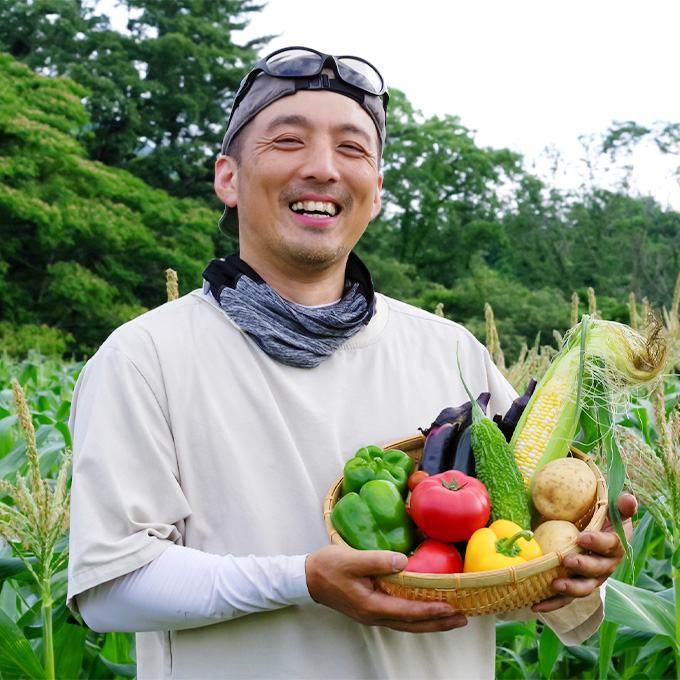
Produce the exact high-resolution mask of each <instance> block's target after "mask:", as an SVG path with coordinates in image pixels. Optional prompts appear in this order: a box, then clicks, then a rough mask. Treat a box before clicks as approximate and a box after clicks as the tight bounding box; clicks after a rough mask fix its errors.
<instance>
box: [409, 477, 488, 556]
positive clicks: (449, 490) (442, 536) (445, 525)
mask: <svg viewBox="0 0 680 680" xmlns="http://www.w3.org/2000/svg"><path fill="white" fill-rule="evenodd" d="M409 507H410V512H411V517H412V518H413V521H414V522H415V523H416V525H417V526H418V528H419V529H421V530H422V531H423V532H424V533H425V534H426V535H427V536H429V537H430V538H435V539H438V540H440V541H446V542H448V543H457V542H458V541H467V539H468V538H470V536H472V534H473V533H474V532H475V531H476V530H477V529H479V528H480V527H483V526H484V525H485V524H486V523H487V522H488V521H489V511H490V502H489V494H488V493H487V490H486V488H485V487H484V485H483V484H482V483H481V482H480V481H479V480H478V479H475V478H474V477H468V475H466V474H463V473H462V472H460V471H459V470H447V471H446V472H440V473H439V474H437V475H431V476H430V477H428V478H427V479H425V480H423V481H422V482H420V484H418V486H416V487H415V488H414V489H413V491H412V492H411V500H410V504H409Z"/></svg>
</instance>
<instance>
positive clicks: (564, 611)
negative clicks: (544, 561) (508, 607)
mask: <svg viewBox="0 0 680 680" xmlns="http://www.w3.org/2000/svg"><path fill="white" fill-rule="evenodd" d="M605 588H606V581H605V584H604V585H603V586H601V587H600V588H596V589H595V590H594V591H593V592H592V593H591V594H590V595H588V596H587V597H577V598H575V599H574V600H573V601H572V602H570V603H569V604H568V605H566V606H565V607H562V608H561V609H556V610H555V611H552V612H547V613H545V614H536V613H534V612H532V611H531V609H530V608H529V607H527V608H525V609H519V610H517V611H514V612H507V613H505V614H500V615H498V618H499V619H501V620H503V621H528V620H530V619H538V620H539V621H541V622H542V623H544V624H545V625H546V626H549V627H550V628H551V629H552V630H553V632H554V633H555V634H556V635H557V637H558V638H559V639H560V641H561V642H562V643H563V644H565V645H567V646H568V647H572V646H575V645H580V644H581V643H582V642H584V641H585V640H587V639H588V638H589V637H590V636H591V635H593V634H594V633H595V632H596V631H597V629H598V628H599V627H600V624H601V623H602V621H603V620H604V598H605Z"/></svg>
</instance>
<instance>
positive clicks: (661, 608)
mask: <svg viewBox="0 0 680 680" xmlns="http://www.w3.org/2000/svg"><path fill="white" fill-rule="evenodd" d="M604 617H605V619H606V620H607V621H611V622H612V623H618V624H620V625H624V626H630V627H631V628H636V629H637V630H642V631H647V632H649V633H653V634H655V635H665V636H667V638H668V640H669V643H670V644H671V645H673V646H674V647H675V648H676V649H678V645H677V643H676V641H675V606H674V604H673V602H672V601H670V600H669V599H668V598H667V597H664V596H663V595H661V594H660V593H652V592H651V591H649V590H644V589H643V588H638V587H637V586H632V585H629V584H627V583H623V582H622V581H617V580H616V579H614V578H610V579H608V580H607V591H606V598H605V608H604Z"/></svg>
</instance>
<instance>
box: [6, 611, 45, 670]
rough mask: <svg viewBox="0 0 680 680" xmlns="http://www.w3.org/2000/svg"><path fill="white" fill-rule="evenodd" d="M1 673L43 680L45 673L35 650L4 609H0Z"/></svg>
mask: <svg viewBox="0 0 680 680" xmlns="http://www.w3.org/2000/svg"><path fill="white" fill-rule="evenodd" d="M0 673H2V674H4V673H7V674H8V675H18V676H21V677H28V678H31V679H32V680H43V679H44V678H45V672H44V671H43V668H42V666H41V665H40V662H39V661H38V657H37V656H36V655H35V652H34V651H33V648H32V647H31V645H30V643H29V642H28V640H27V639H26V637H25V635H24V634H23V633H22V632H21V630H20V629H19V627H18V626H17V625H16V624H15V623H14V621H12V620H11V619H10V618H9V617H8V616H7V614H5V612H4V611H2V609H0Z"/></svg>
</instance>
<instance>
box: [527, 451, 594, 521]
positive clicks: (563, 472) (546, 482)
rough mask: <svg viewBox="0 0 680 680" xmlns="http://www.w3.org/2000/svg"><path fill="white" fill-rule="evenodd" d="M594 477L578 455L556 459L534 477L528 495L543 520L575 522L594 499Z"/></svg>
mask: <svg viewBox="0 0 680 680" xmlns="http://www.w3.org/2000/svg"><path fill="white" fill-rule="evenodd" d="M596 493H597V479H596V478H595V474H594V472H593V471H592V470H591V469H590V468H589V467H588V463H586V462H585V461H582V460H579V459H578V458H558V459H557V460H553V461H551V462H550V463H547V464H546V465H544V466H543V467H542V468H541V469H540V470H539V471H538V472H537V473H536V475H535V476H534V480H533V484H532V488H531V498H532V500H533V502H534V506H535V508H536V510H538V512H539V513H540V514H541V515H543V517H545V518H546V519H562V520H566V521H567V522H576V521H577V520H578V519H580V518H581V517H583V515H585V513H586V512H587V511H588V509H589V508H590V506H591V505H592V504H593V501H594V500H595V495H596Z"/></svg>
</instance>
